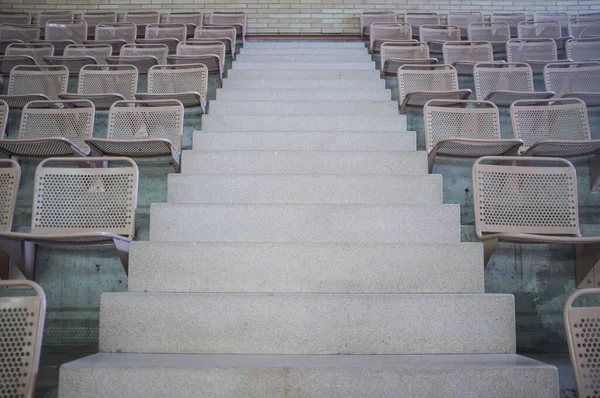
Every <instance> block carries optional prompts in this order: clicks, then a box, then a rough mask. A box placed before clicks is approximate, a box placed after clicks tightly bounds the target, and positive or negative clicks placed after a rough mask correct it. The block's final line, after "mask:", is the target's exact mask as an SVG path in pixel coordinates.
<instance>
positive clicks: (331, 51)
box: [240, 46, 369, 55]
mask: <svg viewBox="0 0 600 398" xmlns="http://www.w3.org/2000/svg"><path fill="white" fill-rule="evenodd" d="M368 53H369V52H368V51H367V48H366V47H365V48H337V47H335V46H332V47H331V48H329V47H322V48H245V47H244V48H242V49H241V50H240V55H261V54H262V55H294V54H312V55H319V54H327V55H335V54H339V55H356V54H365V55H366V54H368Z"/></svg>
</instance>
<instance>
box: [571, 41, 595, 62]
mask: <svg viewBox="0 0 600 398" xmlns="http://www.w3.org/2000/svg"><path fill="white" fill-rule="evenodd" d="M565 48H566V50H567V58H568V59H572V60H573V61H591V60H600V36H599V37H598V38H591V39H570V40H567V43H566V45H565Z"/></svg>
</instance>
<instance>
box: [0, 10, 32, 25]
mask: <svg viewBox="0 0 600 398" xmlns="http://www.w3.org/2000/svg"><path fill="white" fill-rule="evenodd" d="M3 23H8V24H15V25H29V24H31V14H30V13H28V12H5V11H3V12H0V24H3Z"/></svg>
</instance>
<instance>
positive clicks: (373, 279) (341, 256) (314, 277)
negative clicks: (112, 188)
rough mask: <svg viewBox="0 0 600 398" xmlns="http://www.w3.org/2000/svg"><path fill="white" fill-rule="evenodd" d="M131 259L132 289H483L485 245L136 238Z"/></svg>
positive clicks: (130, 288)
mask: <svg viewBox="0 0 600 398" xmlns="http://www.w3.org/2000/svg"><path fill="white" fill-rule="evenodd" d="M129 258H130V261H129V277H128V288H129V291H130V292H136V291H137V292H144V291H146V292H206V293H210V292H257V293H259V292H264V293H266V292H272V293H278V292H285V293H482V292H484V284H483V249H482V245H481V243H457V244H444V245H436V244H429V245H423V244H413V243H411V244H374V243H371V244H331V243H175V242H166V243H165V242H137V241H134V242H132V245H131V251H130V255H129ZM166 270H168V271H166ZM165 271H166V272H165Z"/></svg>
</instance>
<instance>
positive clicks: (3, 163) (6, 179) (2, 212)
mask: <svg viewBox="0 0 600 398" xmlns="http://www.w3.org/2000/svg"><path fill="white" fill-rule="evenodd" d="M3 102H4V101H3ZM2 106H4V107H5V106H6V102H5V103H4V105H2V104H0V109H1V107H2ZM7 114H8V112H5V115H7ZM20 181H21V168H20V167H19V164H18V163H17V162H15V161H14V160H12V159H0V232H9V231H10V230H11V228H12V221H13V215H14V212H15V205H16V203H17V191H18V190H19V182H20Z"/></svg>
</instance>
